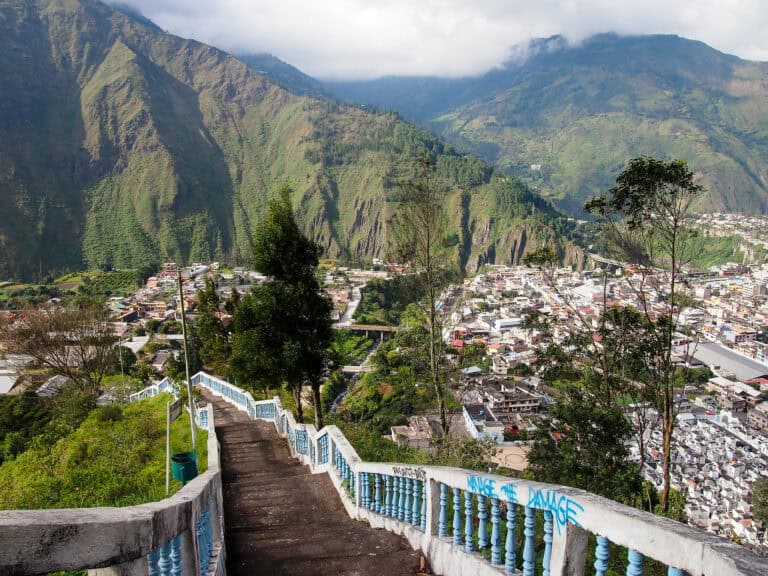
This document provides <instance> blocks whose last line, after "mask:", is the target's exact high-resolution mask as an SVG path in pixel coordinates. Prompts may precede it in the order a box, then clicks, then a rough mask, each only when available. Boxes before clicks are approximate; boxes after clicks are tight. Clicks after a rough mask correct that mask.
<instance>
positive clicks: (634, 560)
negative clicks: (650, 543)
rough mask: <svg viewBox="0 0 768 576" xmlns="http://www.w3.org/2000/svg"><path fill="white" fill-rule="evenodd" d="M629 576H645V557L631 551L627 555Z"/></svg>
mask: <svg viewBox="0 0 768 576" xmlns="http://www.w3.org/2000/svg"><path fill="white" fill-rule="evenodd" d="M627 560H629V564H627V576H643V562H645V557H644V556H643V555H642V554H640V552H637V551H635V550H629V552H628V553H627Z"/></svg>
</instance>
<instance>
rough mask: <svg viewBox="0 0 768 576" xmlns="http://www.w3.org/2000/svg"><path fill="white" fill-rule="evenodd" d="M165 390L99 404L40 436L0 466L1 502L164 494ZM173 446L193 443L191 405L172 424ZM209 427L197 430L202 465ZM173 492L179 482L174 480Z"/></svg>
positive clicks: (121, 502)
mask: <svg viewBox="0 0 768 576" xmlns="http://www.w3.org/2000/svg"><path fill="white" fill-rule="evenodd" d="M169 399H170V396H169V395H167V394H161V395H159V396H156V397H154V398H151V399H148V400H144V401H141V402H137V403H135V404H130V405H128V406H125V407H124V408H122V409H120V408H116V407H105V408H100V409H97V410H94V411H92V412H91V414H90V415H89V416H88V417H87V418H86V419H85V420H84V421H83V422H82V424H81V425H80V426H79V427H78V428H77V429H75V430H73V431H72V430H71V429H70V430H71V431H70V432H69V433H68V434H66V435H65V436H63V437H61V438H56V439H55V441H53V442H49V440H48V439H47V438H46V437H45V436H37V437H36V438H35V439H34V441H33V442H32V445H31V446H30V448H29V449H27V450H26V451H25V452H24V453H23V454H21V455H19V456H18V457H17V458H16V459H15V460H13V461H8V462H5V463H3V465H2V466H0V483H2V485H3V490H2V491H0V508H2V509H16V508H20V509H33V508H79V507H93V506H131V505H135V504H141V503H144V502H153V501H157V500H160V499H162V498H164V497H165V410H166V408H165V406H166V402H167V401H168V400H169ZM171 428H172V429H171V446H172V450H173V451H174V452H180V451H188V450H189V449H190V446H191V439H190V429H189V418H188V416H187V414H186V412H185V413H184V414H183V415H182V416H181V418H179V419H178V420H176V421H175V422H174V423H173V424H172V426H171ZM206 438H207V433H206V432H204V431H198V451H199V453H198V467H199V468H200V472H201V473H202V472H203V471H205V469H206V468H207V441H206ZM171 487H172V491H174V492H175V491H176V490H178V489H179V488H180V483H179V482H176V481H172V482H171Z"/></svg>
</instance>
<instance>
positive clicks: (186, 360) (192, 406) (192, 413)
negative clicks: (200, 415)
mask: <svg viewBox="0 0 768 576" xmlns="http://www.w3.org/2000/svg"><path fill="white" fill-rule="evenodd" d="M176 277H177V278H178V280H179V305H180V306H181V333H182V335H183V336H184V372H185V373H186V375H187V396H188V397H189V426H190V428H191V429H192V452H194V453H195V454H197V433H196V430H195V399H194V397H193V396H192V378H190V377H189V351H188V345H187V316H186V314H185V313H184V290H183V288H182V285H181V268H177V269H176Z"/></svg>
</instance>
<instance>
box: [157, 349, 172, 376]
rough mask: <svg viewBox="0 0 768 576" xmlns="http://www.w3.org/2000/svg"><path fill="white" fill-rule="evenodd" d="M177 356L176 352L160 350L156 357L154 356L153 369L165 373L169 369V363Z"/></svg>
mask: <svg viewBox="0 0 768 576" xmlns="http://www.w3.org/2000/svg"><path fill="white" fill-rule="evenodd" d="M176 355H177V352H176V351H174V350H158V351H157V352H156V353H155V355H154V356H152V369H153V370H155V371H157V372H160V373H164V372H165V369H166V368H167V367H168V362H170V361H171V359H172V358H175V357H176Z"/></svg>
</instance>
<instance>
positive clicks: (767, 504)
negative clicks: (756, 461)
mask: <svg viewBox="0 0 768 576" xmlns="http://www.w3.org/2000/svg"><path fill="white" fill-rule="evenodd" d="M752 515H753V516H754V518H755V520H757V521H759V522H762V523H763V524H768V478H761V479H760V480H758V481H757V482H755V483H754V484H752Z"/></svg>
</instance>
